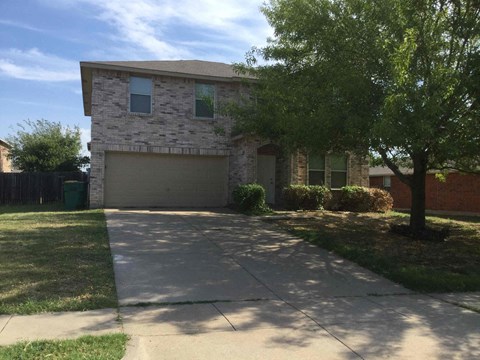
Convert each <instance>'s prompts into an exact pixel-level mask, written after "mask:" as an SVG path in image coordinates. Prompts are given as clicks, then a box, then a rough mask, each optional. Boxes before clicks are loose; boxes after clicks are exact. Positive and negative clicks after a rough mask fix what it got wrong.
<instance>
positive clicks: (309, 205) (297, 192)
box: [283, 185, 332, 210]
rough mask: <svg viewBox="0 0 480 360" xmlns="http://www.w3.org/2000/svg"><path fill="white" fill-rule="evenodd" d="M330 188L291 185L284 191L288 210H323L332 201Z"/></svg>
mask: <svg viewBox="0 0 480 360" xmlns="http://www.w3.org/2000/svg"><path fill="white" fill-rule="evenodd" d="M331 198H332V194H331V192H330V190H329V189H328V188H326V187H325V186H319V185H290V186H288V187H286V188H285V189H283V199H284V201H285V208H286V209H287V210H322V209H324V208H325V205H326V204H327V203H328V202H329V201H330V200H331Z"/></svg>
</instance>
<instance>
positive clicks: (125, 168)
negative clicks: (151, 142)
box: [104, 152, 228, 207]
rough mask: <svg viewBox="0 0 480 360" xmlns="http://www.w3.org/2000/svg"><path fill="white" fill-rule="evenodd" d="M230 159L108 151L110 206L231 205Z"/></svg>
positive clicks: (106, 172)
mask: <svg viewBox="0 0 480 360" xmlns="http://www.w3.org/2000/svg"><path fill="white" fill-rule="evenodd" d="M227 166H228V163H227V158H226V157H221V156H189V155H159V154H138V153H117V152H107V153H106V155H105V189H104V193H105V206H106V207H154V206H171V207H208V206H225V205H226V204H227Z"/></svg>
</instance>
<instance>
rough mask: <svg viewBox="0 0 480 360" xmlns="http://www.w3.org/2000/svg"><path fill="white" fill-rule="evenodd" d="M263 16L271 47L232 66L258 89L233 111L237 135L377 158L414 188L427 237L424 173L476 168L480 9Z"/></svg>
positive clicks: (389, 7) (361, 0) (388, 1)
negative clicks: (253, 80)
mask: <svg viewBox="0 0 480 360" xmlns="http://www.w3.org/2000/svg"><path fill="white" fill-rule="evenodd" d="M262 10H263V13H264V14H265V16H266V18H267V20H268V21H269V23H270V24H271V26H272V27H273V29H274V31H275V37H274V38H273V39H269V41H268V44H267V45H266V46H265V47H263V48H260V49H253V50H252V52H251V53H249V54H248V56H247V62H246V64H243V65H239V66H238V68H239V70H240V71H242V72H249V73H252V74H253V75H255V76H256V77H257V78H258V83H257V85H256V86H254V87H253V90H252V91H253V92H254V96H252V97H251V101H248V102H246V103H244V104H243V105H242V106H241V107H238V108H237V109H235V111H233V113H234V117H236V119H237V124H238V126H239V128H240V129H242V131H245V132H253V133H256V134H259V135H262V136H265V137H269V138H272V139H275V140H276V141H279V142H281V143H283V144H286V145H288V146H290V147H293V148H295V147H296V148H305V149H306V150H308V151H310V152H324V151H328V150H350V151H355V152H357V153H361V154H362V153H363V154H366V153H367V151H368V150H370V151H374V152H376V153H377V154H379V155H380V156H381V158H382V160H383V162H384V163H385V164H386V165H387V166H388V167H389V168H390V169H392V171H393V172H394V173H395V174H396V175H397V176H398V177H399V178H400V180H402V181H403V182H405V183H406V184H407V185H408V186H410V188H411V190H412V202H413V203H412V217H411V222H410V224H411V226H412V228H414V229H417V230H419V229H422V228H424V226H425V175H426V172H427V171H428V170H430V169H449V168H457V169H462V170H475V169H476V168H477V166H478V164H479V163H480V102H479V95H480V2H479V1H478V0H382V1H372V0H272V1H270V2H269V3H268V4H266V5H264V7H263V9H262ZM259 59H263V60H264V61H266V65H258V64H259V62H258V60H259ZM404 166H407V167H410V168H413V170H414V171H413V175H408V174H403V173H402V172H401V170H400V168H401V167H404Z"/></svg>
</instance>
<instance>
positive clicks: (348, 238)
mask: <svg viewBox="0 0 480 360" xmlns="http://www.w3.org/2000/svg"><path fill="white" fill-rule="evenodd" d="M303 215H304V216H292V217H291V218H290V219H288V220H275V222H276V223H278V224H279V225H280V226H281V227H283V228H286V229H287V230H289V231H291V232H292V233H294V234H296V235H297V236H300V237H302V238H303V239H305V240H307V241H309V242H312V243H314V244H317V245H318V246H320V247H322V248H325V249H327V250H331V251H333V252H335V253H336V254H338V255H340V256H342V257H344V258H347V259H349V260H352V261H354V262H356V263H358V264H359V265H361V266H363V267H366V268H368V269H370V270H372V271H374V272H376V273H378V274H380V275H383V276H385V277H386V278H389V279H391V280H393V281H395V282H398V283H400V284H402V285H404V286H405V287H407V288H409V289H412V290H416V291H422V292H450V291H452V292H460V291H479V290H480V222H479V219H478V218H466V217H463V218H460V219H456V220H454V219H448V218H443V217H428V218H427V222H428V224H429V225H430V226H432V227H445V226H448V227H450V228H451V235H450V237H449V238H448V239H447V241H445V242H441V243H438V242H437V243H436V242H427V241H418V240H412V239H410V238H407V237H403V236H400V235H397V234H393V233H391V232H389V226H390V225H391V224H407V223H408V215H406V214H401V213H388V214H376V213H363V214H361V213H343V212H329V211H324V212H310V213H303ZM305 215H310V217H309V216H305Z"/></svg>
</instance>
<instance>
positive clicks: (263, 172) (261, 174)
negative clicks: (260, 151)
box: [257, 155, 275, 204]
mask: <svg viewBox="0 0 480 360" xmlns="http://www.w3.org/2000/svg"><path fill="white" fill-rule="evenodd" d="M257 183H259V184H260V185H262V186H263V187H264V188H265V200H266V202H267V203H268V204H275V156H273V155H257Z"/></svg>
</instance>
